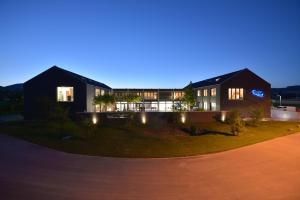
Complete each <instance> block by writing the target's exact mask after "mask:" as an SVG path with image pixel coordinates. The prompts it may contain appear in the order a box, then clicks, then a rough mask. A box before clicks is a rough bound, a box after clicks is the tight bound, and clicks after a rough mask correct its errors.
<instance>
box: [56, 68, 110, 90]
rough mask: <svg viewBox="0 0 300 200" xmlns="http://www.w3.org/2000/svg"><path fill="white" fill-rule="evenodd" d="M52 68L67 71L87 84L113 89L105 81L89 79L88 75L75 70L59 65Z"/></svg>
mask: <svg viewBox="0 0 300 200" xmlns="http://www.w3.org/2000/svg"><path fill="white" fill-rule="evenodd" d="M50 69H55V70H60V71H63V72H64V73H66V74H68V75H70V76H72V77H74V78H76V79H78V80H80V81H81V82H83V83H86V84H90V85H94V86H99V87H102V88H106V89H111V87H109V86H107V85H105V84H104V83H100V82H98V81H95V80H93V79H89V78H87V77H84V76H81V75H79V74H76V73H74V72H70V71H68V70H65V69H62V68H60V67H57V66H53V67H51V68H50Z"/></svg>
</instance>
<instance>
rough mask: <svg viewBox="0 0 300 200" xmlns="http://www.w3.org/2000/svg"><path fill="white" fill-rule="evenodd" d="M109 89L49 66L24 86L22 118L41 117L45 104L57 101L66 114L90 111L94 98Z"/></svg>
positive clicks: (98, 83)
mask: <svg viewBox="0 0 300 200" xmlns="http://www.w3.org/2000/svg"><path fill="white" fill-rule="evenodd" d="M111 91H112V89H111V88H110V87H109V86H107V85H105V84H103V83H100V82H98V81H94V80H91V79H89V78H86V77H83V76H81V75H78V74H75V73H73V72H70V71H67V70H64V69H62V68H59V67H56V66H53V67H51V68H50V69H48V70H46V71H44V72H42V73H41V74H39V75H37V76H35V77H33V78H32V79H30V80H28V81H27V82H25V83H24V115H25V118H26V119H36V118H41V117H43V114H44V113H43V112H44V109H45V108H44V107H43V105H42V104H43V103H44V102H45V101H57V102H59V103H60V104H62V105H63V106H65V107H66V108H68V109H69V110H70V112H73V113H75V112H92V111H94V109H95V105H94V104H93V99H94V96H95V95H103V94H105V93H110V92H111Z"/></svg>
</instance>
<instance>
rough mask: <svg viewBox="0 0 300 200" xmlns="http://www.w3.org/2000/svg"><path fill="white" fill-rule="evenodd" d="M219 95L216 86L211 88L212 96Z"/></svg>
mask: <svg viewBox="0 0 300 200" xmlns="http://www.w3.org/2000/svg"><path fill="white" fill-rule="evenodd" d="M216 95H217V89H216V88H211V89H210V96H212V97H214V96H216Z"/></svg>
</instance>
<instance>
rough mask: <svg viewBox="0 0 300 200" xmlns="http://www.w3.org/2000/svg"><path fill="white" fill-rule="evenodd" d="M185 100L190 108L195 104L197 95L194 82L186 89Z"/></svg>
mask: <svg viewBox="0 0 300 200" xmlns="http://www.w3.org/2000/svg"><path fill="white" fill-rule="evenodd" d="M183 102H184V103H185V104H186V105H187V107H188V109H189V110H190V109H191V107H192V106H194V105H195V102H196V101H195V97H194V91H193V87H192V82H190V84H189V85H188V86H187V87H186V88H185V89H184V97H183Z"/></svg>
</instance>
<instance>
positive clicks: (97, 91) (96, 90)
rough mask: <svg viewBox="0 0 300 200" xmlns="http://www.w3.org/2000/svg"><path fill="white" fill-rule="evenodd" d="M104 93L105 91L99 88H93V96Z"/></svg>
mask: <svg viewBox="0 0 300 200" xmlns="http://www.w3.org/2000/svg"><path fill="white" fill-rule="evenodd" d="M104 93H105V91H104V90H100V89H99V88H96V89H95V96H96V97H97V96H100V95H101V96H103V95H104Z"/></svg>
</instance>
